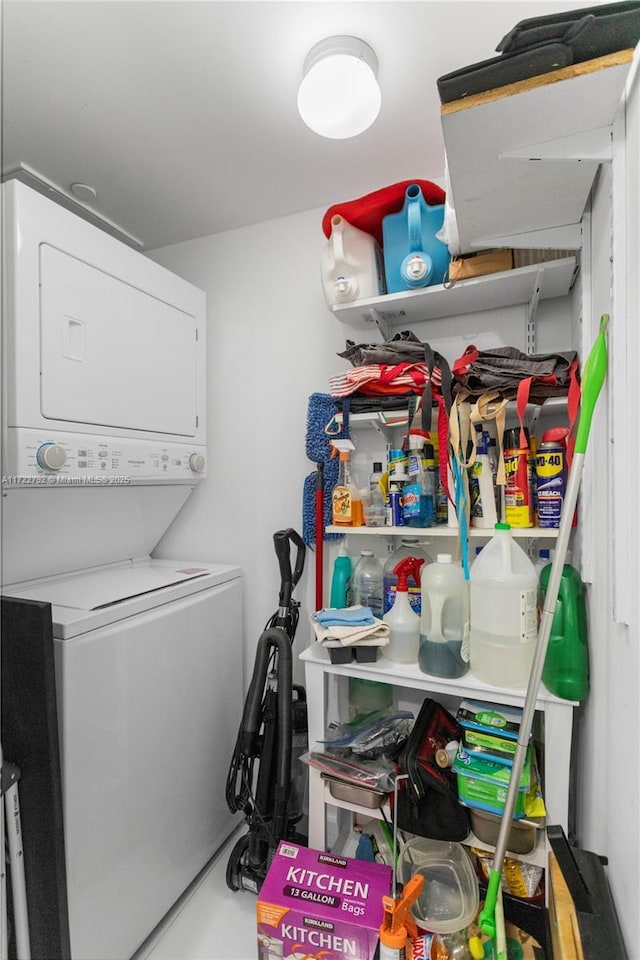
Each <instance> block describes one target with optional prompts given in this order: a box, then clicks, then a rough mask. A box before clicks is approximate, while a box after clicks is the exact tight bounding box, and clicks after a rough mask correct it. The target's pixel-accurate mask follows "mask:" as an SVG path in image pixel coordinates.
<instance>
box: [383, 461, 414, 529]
mask: <svg viewBox="0 0 640 960" xmlns="http://www.w3.org/2000/svg"><path fill="white" fill-rule="evenodd" d="M408 479H409V478H408V476H407V474H406V473H404V471H401V470H399V469H394V470H392V471H390V472H389V484H388V490H387V502H386V505H387V526H388V527H403V526H404V488H405V484H406V482H407V480H408Z"/></svg>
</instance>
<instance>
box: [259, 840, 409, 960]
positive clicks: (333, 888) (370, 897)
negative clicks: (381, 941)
mask: <svg viewBox="0 0 640 960" xmlns="http://www.w3.org/2000/svg"><path fill="white" fill-rule="evenodd" d="M391 881H392V873H391V867H388V866H385V865H383V864H379V863H370V862H368V861H364V860H353V859H351V858H349V857H337V856H334V855H333V854H330V853H322V852H321V851H319V850H310V849H308V848H306V847H301V846H298V845H297V844H295V843H287V842H286V841H281V842H280V844H279V846H278V849H277V851H276V855H275V857H274V859H273V863H272V864H271V866H270V867H269V872H268V873H267V876H266V878H265V880H264V883H263V884H262V888H261V890H260V896H259V898H258V905H257V920H258V957H259V960H275V958H276V957H277V958H278V960H281V958H282V960H287V958H289V957H298V956H314V957H315V956H322V958H323V960H342V958H344V957H349V960H373V958H374V957H375V955H376V949H377V946H378V935H379V929H380V924H381V922H382V898H383V897H384V896H387V895H388V894H389V892H390V890H391Z"/></svg>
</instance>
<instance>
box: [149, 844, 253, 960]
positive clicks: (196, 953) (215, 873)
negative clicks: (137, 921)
mask: <svg viewBox="0 0 640 960" xmlns="http://www.w3.org/2000/svg"><path fill="white" fill-rule="evenodd" d="M243 830H244V827H241V828H239V829H238V831H237V832H236V833H235V834H234V835H233V836H232V837H231V839H230V840H229V841H228V842H227V844H226V845H225V846H224V847H223V848H222V850H221V851H220V853H219V854H218V855H217V856H216V857H215V858H214V860H213V861H212V862H211V864H210V865H209V867H208V868H207V869H206V870H205V871H203V874H202V875H201V877H200V878H199V879H198V881H196V882H195V883H194V884H193V886H192V888H191V889H190V890H189V891H188V893H187V894H186V896H185V897H184V899H183V901H182V902H181V903H180V904H178V905H177V906H176V907H175V908H174V910H173V911H172V912H171V914H170V915H169V917H168V918H167V919H166V921H165V922H164V924H163V926H162V929H161V930H159V931H157V932H156V933H155V934H154V935H153V936H152V937H151V938H150V939H149V941H148V942H147V943H146V944H145V945H144V946H143V947H142V948H141V949H140V950H139V951H138V952H137V953H136V954H135V957H134V960H255V958H256V957H257V955H258V948H257V941H256V901H257V897H256V895H255V894H252V893H249V892H248V891H246V890H239V891H238V892H237V893H233V892H232V891H231V890H229V888H228V887H227V884H226V880H225V874H226V869H227V860H228V857H229V853H230V851H231V849H232V847H233V845H234V843H235V842H236V840H237V839H238V836H240V834H241V832H242V831H243Z"/></svg>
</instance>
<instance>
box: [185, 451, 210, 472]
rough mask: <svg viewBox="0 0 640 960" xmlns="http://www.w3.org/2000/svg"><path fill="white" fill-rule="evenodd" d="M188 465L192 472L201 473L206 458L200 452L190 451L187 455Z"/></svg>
mask: <svg viewBox="0 0 640 960" xmlns="http://www.w3.org/2000/svg"><path fill="white" fill-rule="evenodd" d="M189 466H190V467H191V469H192V470H193V472H194V473H202V472H203V471H204V468H205V466H206V460H205V458H204V456H203V455H202V454H201V453H192V454H191V456H190V457H189Z"/></svg>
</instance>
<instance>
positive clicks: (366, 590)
mask: <svg viewBox="0 0 640 960" xmlns="http://www.w3.org/2000/svg"><path fill="white" fill-rule="evenodd" d="M352 597H353V603H361V604H362V606H363V607H369V608H370V609H371V613H372V614H373V615H374V617H378V618H382V564H381V563H380V561H379V560H378V558H377V557H376V556H375V555H374V553H373V550H362V551H361V553H360V559H359V560H358V562H357V563H356V565H355V569H354V571H353V581H352Z"/></svg>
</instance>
